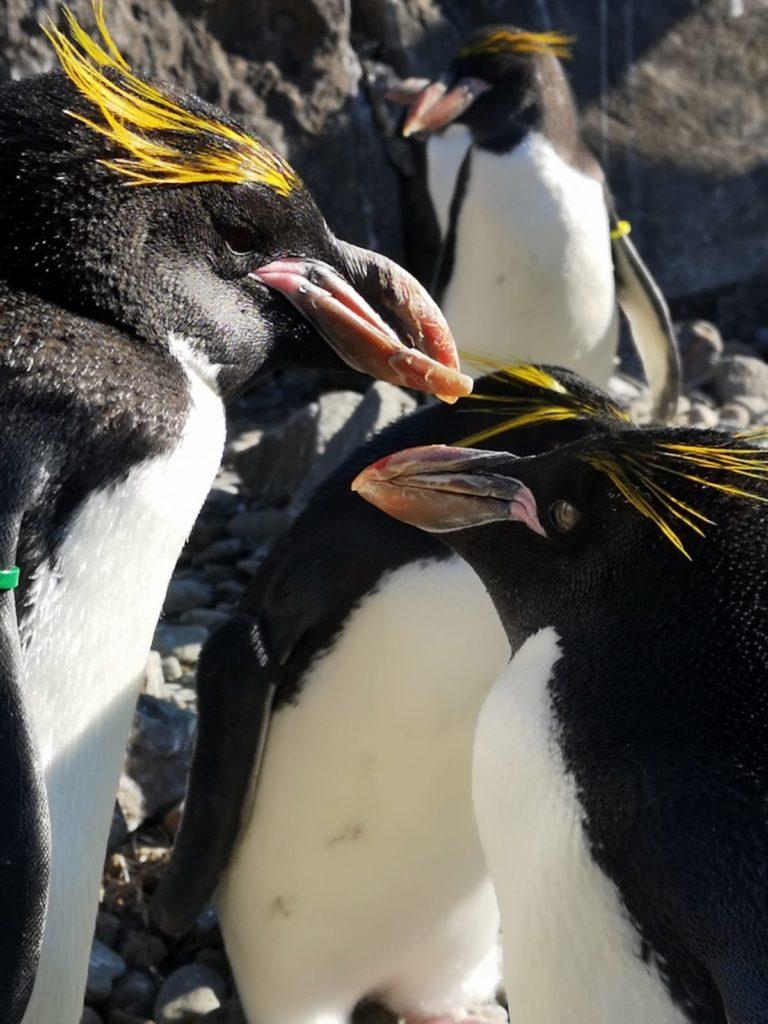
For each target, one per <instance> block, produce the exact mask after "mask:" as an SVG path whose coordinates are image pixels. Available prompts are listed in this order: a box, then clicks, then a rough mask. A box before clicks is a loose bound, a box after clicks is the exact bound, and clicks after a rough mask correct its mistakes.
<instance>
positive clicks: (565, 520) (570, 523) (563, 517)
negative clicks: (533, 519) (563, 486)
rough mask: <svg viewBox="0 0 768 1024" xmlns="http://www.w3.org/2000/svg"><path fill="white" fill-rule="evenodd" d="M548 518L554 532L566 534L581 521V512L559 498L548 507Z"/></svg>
mask: <svg viewBox="0 0 768 1024" xmlns="http://www.w3.org/2000/svg"><path fill="white" fill-rule="evenodd" d="M549 518H550V519H551V520H552V522H553V524H554V527H555V529H556V530H559V531H560V533H567V532H568V531H569V530H572V529H573V528H574V526H575V525H576V523H578V521H579V520H580V519H581V512H579V510H578V509H577V508H576V506H575V505H572V504H571V503H570V501H566V500H565V499H564V498H561V499H560V500H559V501H556V502H554V504H552V505H550V507H549Z"/></svg>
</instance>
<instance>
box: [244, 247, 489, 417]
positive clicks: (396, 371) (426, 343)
mask: <svg viewBox="0 0 768 1024" xmlns="http://www.w3.org/2000/svg"><path fill="white" fill-rule="evenodd" d="M342 245H343V248H342ZM337 246H339V248H340V250H341V252H340V255H343V257H344V262H345V263H346V264H347V265H348V267H349V271H350V272H349V277H350V278H351V279H352V280H353V281H356V279H359V280H360V286H361V287H360V290H358V289H357V288H356V287H355V286H354V285H353V284H352V283H351V282H350V280H348V279H347V277H345V276H342V275H341V274H340V273H339V272H338V271H337V270H336V269H335V268H334V267H332V266H331V265H330V264H328V263H325V262H323V261H321V260H319V259H310V258H308V257H295V258H294V257H284V258H281V259H277V260H274V261H272V262H271V263H268V264H266V265H264V266H262V267H259V268H258V269H257V270H254V271H252V272H251V274H250V276H251V277H252V278H254V279H255V280H257V281H259V282H260V283H261V284H263V285H266V286H267V287H269V288H271V289H273V290H274V291H277V292H279V293H280V294H281V295H283V296H284V297H285V298H286V299H287V300H288V301H289V302H290V303H291V304H292V305H293V306H294V307H295V308H296V309H297V310H298V312H299V313H301V315H302V316H303V317H304V318H305V319H306V320H307V321H308V322H309V323H310V324H311V325H312V326H313V327H314V328H315V330H316V331H317V332H318V333H319V334H320V335H321V337H322V338H323V339H324V340H325V341H326V342H327V344H328V345H329V346H330V347H331V349H333V351H334V352H335V353H336V354H337V355H338V356H339V358H340V359H342V360H343V361H344V362H345V363H347V365H349V366H351V367H352V368H353V369H355V370H359V371H361V372H362V373H366V374H368V375H369V376H371V377H375V378H378V379H379V380H383V381H387V382H388V383H390V384H395V385H399V386H402V387H408V388H413V389H415V390H417V391H426V392H429V393H432V394H436V395H437V396H438V397H439V398H442V399H443V400H444V401H447V402H455V401H456V399H457V398H459V397H462V396H464V395H467V394H469V393H470V392H471V390H472V380H471V378H470V377H467V376H466V375H465V374H463V373H461V372H460V371H459V360H458V354H457V352H456V347H455V344H454V341H453V338H452V336H451V333H450V330H449V329H448V325H447V324H446V323H445V320H444V318H443V316H442V314H441V313H440V311H439V309H438V308H437V306H436V305H435V304H434V303H433V302H432V300H431V299H430V298H429V296H428V295H427V294H426V292H424V290H423V289H422V288H421V286H420V285H419V284H418V283H417V282H416V281H415V279H413V278H411V276H410V275H409V274H407V273H406V272H405V271H403V270H402V269H401V268H400V267H398V266H397V265H396V264H394V263H392V262H391V261H389V260H386V259H385V258H384V257H381V256H378V255H376V254H374V253H369V252H367V250H364V249H358V248H357V247H355V246H350V245H346V244H343V243H338V242H337ZM364 291H365V292H367V293H368V295H369V297H370V298H371V299H372V300H374V301H377V305H379V306H381V307H382V308H383V309H384V310H385V311H388V312H389V313H390V314H391V319H392V320H393V322H394V323H395V324H396V326H397V327H398V328H399V331H396V330H395V329H394V328H393V327H392V326H390V324H389V323H387V322H386V321H385V320H384V318H383V317H382V316H381V315H380V314H379V313H378V312H377V311H376V310H375V309H374V307H373V306H372V305H371V303H370V302H369V301H367V299H366V298H364V296H363V292H364ZM400 335H403V336H405V338H406V339H407V340H408V341H409V342H411V343H412V344H413V345H414V347H408V346H407V345H405V344H404V343H403V342H402V341H401V340H400Z"/></svg>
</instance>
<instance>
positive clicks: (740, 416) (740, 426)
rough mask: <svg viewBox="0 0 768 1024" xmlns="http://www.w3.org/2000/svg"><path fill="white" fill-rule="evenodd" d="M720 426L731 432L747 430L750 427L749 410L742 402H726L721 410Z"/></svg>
mask: <svg viewBox="0 0 768 1024" xmlns="http://www.w3.org/2000/svg"><path fill="white" fill-rule="evenodd" d="M720 425H721V426H722V427H727V428H728V429H729V430H745V429H746V428H747V427H748V426H749V409H747V407H746V406H745V405H742V404H741V402H726V404H725V405H724V406H723V407H722V408H721V410H720Z"/></svg>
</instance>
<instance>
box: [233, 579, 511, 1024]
mask: <svg viewBox="0 0 768 1024" xmlns="http://www.w3.org/2000/svg"><path fill="white" fill-rule="evenodd" d="M314 593H315V594H316V592H314ZM459 594H460V595H461V600H460V602H459V601H458V600H457V596H458V595H459ZM312 596H313V592H312V591H309V592H308V593H307V599H308V600H309V599H311V597H312ZM490 610H491V609H490V608H489V606H488V599H487V595H486V594H485V591H484V589H483V587H482V586H481V585H478V584H477V581H476V580H475V579H473V578H472V575H471V573H470V572H467V569H466V567H465V566H463V565H462V564H461V563H460V562H459V561H458V560H457V559H447V560H442V559H441V560H435V559H430V560H428V561H426V562H422V561H419V562H417V563H415V564H413V563H411V564H408V565H406V566H403V567H402V568H400V569H396V570H394V571H393V572H391V573H387V574H385V575H384V576H383V577H382V578H381V580H380V581H379V583H378V586H377V587H376V588H375V589H374V590H373V591H370V592H368V593H367V594H363V595H360V600H359V604H358V605H357V606H355V607H353V608H352V609H350V611H349V615H348V617H347V618H346V619H345V620H343V621H342V622H340V623H339V634H338V635H337V636H336V637H335V638H334V639H333V641H332V642H331V643H330V645H329V647H328V649H327V650H325V651H320V652H318V654H317V655H316V656H315V657H313V658H312V660H311V662H310V665H309V666H308V668H307V670H306V672H305V673H304V674H303V675H302V677H301V680H300V685H301V692H300V694H299V695H298V696H297V697H296V698H295V704H292V705H283V706H280V707H279V708H276V710H275V712H274V715H273V718H272V721H271V724H270V728H269V734H268V738H267V745H266V750H265V753H264V760H263V762H262V766H261V771H260V773H259V779H258V783H257V788H256V799H255V804H254V807H253V811H252V814H251V816H250V817H249V818H248V819H247V821H246V823H245V824H244V831H243V834H242V836H241V839H240V842H239V843H238V845H237V848H236V850H235V853H234V857H233V860H232V863H231V864H230V866H229V868H228V870H227V873H226V875H225V878H224V881H223V884H222V886H221V889H220V892H219V894H218V897H217V909H218V912H219V920H220V923H221V928H222V933H223V935H224V937H225V944H226V949H227V953H228V956H229V958H230V962H231V964H232V968H233V970H234V973H235V978H236V981H237V988H238V993H239V995H240V1001H241V1003H242V1006H243V1009H244V1010H245V1013H246V1016H247V1019H248V1020H249V1021H254V1022H261V1021H264V1022H273V1024H299V1022H306V1024H309V1022H319V1021H320V1020H323V1021H326V1022H328V1024H330V1022H333V1024H344V1022H346V1021H348V1020H349V1019H350V1015H351V1011H352V1009H353V1007H354V1006H355V1004H356V1003H357V1002H358V1001H359V1000H360V999H361V998H362V997H364V996H372V997H375V998H376V999H378V1000H379V1001H381V1002H383V1003H385V1004H386V1005H387V1006H388V1007H389V1008H390V1009H392V1010H393V1011H394V1012H396V1013H397V1014H398V1015H400V1014H404V1015H406V1016H419V1017H425V1018H426V1017H433V1016H438V1015H441V1014H454V1013H457V1012H462V1011H463V1012H466V1011H467V1009H468V1007H469V1006H471V1005H472V1004H477V1003H479V1002H487V1001H489V1000H491V999H492V998H493V994H494V992H495V989H496V986H497V984H498V980H499V965H498V953H497V949H496V944H497V934H498V911H497V907H496V897H495V895H494V893H493V889H492V886H491V884H490V882H489V879H488V876H487V871H486V868H485V864H484V862H483V858H482V852H481V850H480V846H479V844H478V842H477V838H476V832H475V826H474V820H473V816H472V805H471V800H470V796H469V789H468V781H469V778H470V759H471V750H472V734H473V726H474V723H475V721H476V719H477V715H478V713H479V710H480V704H481V701H482V698H483V696H484V692H485V686H484V685H483V684H484V682H485V681H486V680H487V679H488V678H490V677H492V675H493V673H494V672H497V671H498V670H499V668H500V667H501V666H502V665H503V664H504V662H505V661H506V659H507V657H508V646H507V642H506V638H505V636H504V634H503V631H502V630H501V629H499V627H498V623H497V622H494V618H493V616H492V615H491V614H489V612H490ZM464 628H467V629H469V630H470V631H471V634H472V636H473V637H474V636H477V637H478V639H479V640H481V641H482V644H483V647H482V650H483V655H482V659H481V660H482V668H481V671H480V672H478V671H477V667H476V666H474V665H473V658H472V652H471V651H470V650H469V649H468V646H467V645H466V643H464V641H463V637H464V632H463V629H464ZM435 630H437V631H438V632H439V635H440V636H441V637H443V636H451V637H453V638H454V642H453V643H452V644H445V645H443V649H442V650H441V651H440V654H439V655H437V656H435V653H434V651H433V650H431V649H430V647H429V645H427V644H425V643H424V637H425V635H426V634H425V631H435ZM433 635H434V632H433ZM393 651H396V652H397V655H396V657H395V659H394V664H393ZM437 709H439V711H438V714H437V715H436V710H437Z"/></svg>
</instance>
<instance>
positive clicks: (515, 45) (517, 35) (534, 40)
mask: <svg viewBox="0 0 768 1024" xmlns="http://www.w3.org/2000/svg"><path fill="white" fill-rule="evenodd" d="M573 43H574V39H573V37H572V36H569V35H566V34H565V33H564V32H523V31H522V30H520V29H512V28H495V29H491V30H490V31H488V32H487V33H486V34H484V35H482V36H480V38H479V39H474V40H472V41H471V42H469V43H467V45H466V46H464V47H463V49H461V50H459V57H474V56H476V55H478V54H484V53H551V54H552V55H553V56H554V57H560V58H561V59H564V60H568V59H569V58H570V56H571V47H572V46H573Z"/></svg>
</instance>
